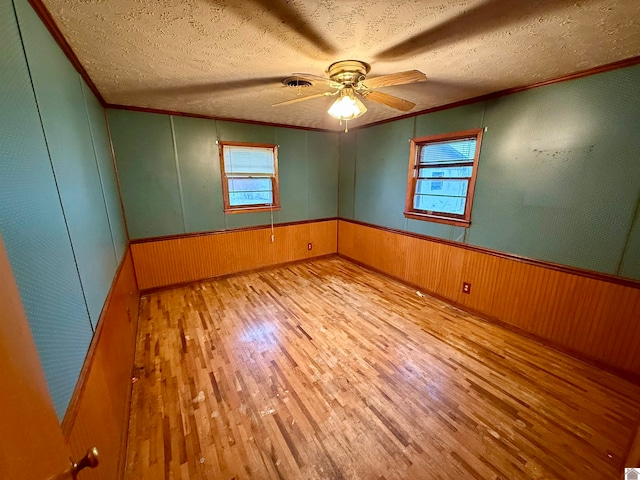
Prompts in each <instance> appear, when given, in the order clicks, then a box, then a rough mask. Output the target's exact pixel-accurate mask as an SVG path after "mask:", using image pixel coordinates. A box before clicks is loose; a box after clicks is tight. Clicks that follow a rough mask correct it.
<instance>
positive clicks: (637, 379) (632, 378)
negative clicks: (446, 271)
mask: <svg viewBox="0 0 640 480" xmlns="http://www.w3.org/2000/svg"><path fill="white" fill-rule="evenodd" d="M337 256H338V257H340V258H342V259H344V260H347V261H349V262H351V263H353V264H355V265H358V266H359V267H362V268H365V269H367V270H369V271H371V272H373V273H375V274H377V275H380V276H382V277H385V278H388V279H391V280H394V281H396V282H399V283H401V284H403V285H406V286H408V287H410V288H413V289H415V290H419V291H421V292H424V293H426V294H427V295H429V296H431V297H433V298H436V299H438V300H441V301H443V302H445V303H447V304H449V305H451V306H453V307H455V308H457V309H459V310H462V311H463V312H466V313H469V314H471V315H473V316H474V317H477V318H478V319H479V320H482V321H483V322H486V323H490V324H492V325H497V326H499V327H501V328H504V329H505V330H509V331H511V332H513V333H517V334H518V335H521V336H523V337H525V338H528V339H530V340H533V341H535V342H538V343H540V344H541V345H544V346H545V347H547V348H552V349H553V350H556V351H558V352H560V353H563V354H565V355H568V356H570V357H573V358H575V359H576V360H579V361H581V362H584V363H586V364H588V365H591V366H594V367H596V368H599V369H600V370H604V371H606V372H609V373H612V374H614V375H616V376H618V377H620V378H622V379H624V380H627V381H629V382H631V383H634V384H636V385H640V375H638V374H636V373H633V372H629V371H627V370H623V369H620V368H616V367H612V366H610V365H607V364H606V363H604V362H601V361H599V360H597V359H594V358H591V357H589V356H587V355H584V354H582V353H581V352H578V351H576V350H572V349H570V348H566V347H564V346H562V345H560V344H557V343H555V342H551V341H549V340H547V339H545V338H543V337H540V336H538V335H535V334H533V333H531V332H528V331H526V330H523V329H521V328H518V327H516V326H514V325H511V324H509V323H507V322H504V321H502V320H500V319H498V318H496V317H492V316H490V315H487V314H485V313H483V312H480V311H478V310H475V309H473V308H469V307H467V306H466V305H462V304H460V303H458V302H456V301H455V300H451V299H450V298H447V297H445V296H443V295H440V294H438V293H435V292H432V291H429V290H426V289H425V288H424V287H421V286H419V285H415V284H413V283H411V282H407V281H406V280H404V279H402V278H399V277H396V276H395V275H391V274H389V273H386V272H384V271H382V270H379V269H377V268H375V267H372V266H370V265H367V264H366V263H363V262H360V261H358V260H356V259H354V258H351V257H349V256H347V255H344V254H342V253H338V255H337Z"/></svg>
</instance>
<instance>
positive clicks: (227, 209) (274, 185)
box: [218, 141, 280, 214]
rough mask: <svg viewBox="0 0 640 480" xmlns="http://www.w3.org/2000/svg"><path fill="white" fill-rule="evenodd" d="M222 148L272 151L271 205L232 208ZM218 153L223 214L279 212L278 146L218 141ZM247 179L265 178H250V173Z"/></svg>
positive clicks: (263, 176) (260, 176)
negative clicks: (252, 148) (249, 148)
mask: <svg viewBox="0 0 640 480" xmlns="http://www.w3.org/2000/svg"><path fill="white" fill-rule="evenodd" d="M224 147H254V148H264V149H270V150H272V151H273V176H272V177H271V176H269V177H268V178H270V179H271V190H272V194H273V203H272V204H270V203H267V204H264V203H253V204H250V205H240V206H232V205H231V201H230V199H229V176H228V175H227V172H226V170H225V166H224ZM218 152H219V155H220V177H221V179H222V201H223V204H224V213H228V214H235V213H255V212H269V211H276V210H280V185H279V181H278V145H276V144H272V143H253V142H223V141H218ZM246 175H247V178H267V177H266V176H265V175H262V174H256V175H255V176H253V177H252V176H251V174H250V173H248V174H246Z"/></svg>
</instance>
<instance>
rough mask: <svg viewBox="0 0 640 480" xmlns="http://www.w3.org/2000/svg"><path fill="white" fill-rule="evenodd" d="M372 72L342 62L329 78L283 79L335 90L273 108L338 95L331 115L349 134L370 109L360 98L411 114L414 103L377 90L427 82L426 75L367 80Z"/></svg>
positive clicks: (304, 75)
mask: <svg viewBox="0 0 640 480" xmlns="http://www.w3.org/2000/svg"><path fill="white" fill-rule="evenodd" d="M370 70H371V66H370V65H369V64H368V63H365V62H362V61H360V60H341V61H339V62H335V63H332V64H331V65H330V66H329V69H328V73H329V78H326V77H320V76H318V75H312V74H309V73H294V74H293V77H289V78H286V79H285V80H283V83H284V84H285V85H290V86H310V85H311V84H312V82H321V83H323V84H325V85H328V86H329V87H330V88H332V89H334V91H331V92H325V93H316V94H315V95H307V96H305V97H298V98H294V99H292V100H287V101H285V102H280V103H275V104H273V105H272V107H281V106H284V105H291V104H292V103H297V102H304V101H306V100H311V99H313V98H320V97H333V96H336V95H338V99H337V100H336V101H335V102H334V103H333V105H331V108H329V110H328V113H329V115H331V116H332V117H334V118H337V119H338V120H340V124H342V121H343V120H344V122H345V132H347V131H348V124H347V122H348V121H349V120H353V119H354V118H358V117H360V116H361V115H363V114H364V113H365V112H366V111H367V107H365V106H364V104H363V103H362V101H360V99H359V98H358V97H362V98H364V99H367V100H371V101H373V102H377V103H381V104H383V105H387V106H389V107H391V108H395V109H397V110H400V111H402V112H408V111H409V110H411V109H412V108H413V107H415V106H416V104H415V103H413V102H410V101H408V100H404V99H402V98H399V97H394V96H393V95H389V94H386V93H382V92H378V91H376V89H377V88H381V87H390V86H393V85H406V84H408V83H416V82H424V81H425V80H426V79H427V77H426V75H425V74H424V73H422V72H420V71H418V70H409V71H406V72H399V73H392V74H389V75H382V76H380V77H374V78H370V79H367V74H368V73H369V71H370Z"/></svg>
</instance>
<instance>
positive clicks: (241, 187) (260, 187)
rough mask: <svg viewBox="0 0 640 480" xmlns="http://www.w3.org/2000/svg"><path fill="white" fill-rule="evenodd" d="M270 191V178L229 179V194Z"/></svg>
mask: <svg viewBox="0 0 640 480" xmlns="http://www.w3.org/2000/svg"><path fill="white" fill-rule="evenodd" d="M259 191H269V192H270V191H271V179H270V178H230V179H229V192H259Z"/></svg>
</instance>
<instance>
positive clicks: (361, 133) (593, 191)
mask: <svg viewBox="0 0 640 480" xmlns="http://www.w3.org/2000/svg"><path fill="white" fill-rule="evenodd" d="M479 127H486V129H487V131H486V132H485V135H484V140H483V145H482V152H481V155H480V163H479V168H478V179H477V185H476V194H475V199H474V203H473V214H472V223H471V227H470V228H468V229H464V228H460V227H451V226H447V225H441V224H436V223H430V222H423V221H418V220H408V219H406V218H404V216H403V213H402V211H403V208H404V199H405V189H406V178H407V167H408V155H409V139H410V138H412V137H414V136H424V135H430V134H435V133H446V132H455V131H460V130H466V129H470V128H479ZM639 130H640V66H636V67H630V68H626V69H620V70H615V71H611V72H607V73H602V74H599V75H593V76H589V77H585V78H582V79H579V80H573V81H570V82H564V83H559V84H555V85H550V86H547V87H542V88H537V89H532V90H527V91H525V92H521V93H517V94H513V95H508V96H505V97H500V98H497V99H494V100H490V101H487V102H478V103H475V104H471V105H467V106H463V107H458V108H452V109H448V110H443V111H440V112H434V113H431V114H426V115H421V116H417V117H414V118H410V119H404V120H400V121H397V122H391V123H387V124H383V125H379V126H375V127H370V128H364V129H358V130H355V131H353V132H352V133H350V134H348V135H347V136H346V137H343V138H342V139H341V143H340V145H341V159H340V179H339V184H340V216H342V217H345V218H353V219H356V220H360V221H363V222H367V223H372V224H377V225H382V226H387V227H392V228H396V229H400V230H406V231H411V232H416V233H422V234H426V235H431V236H435V237H439V238H445V239H449V240H455V241H459V242H465V243H469V244H473V245H478V246H482V247H488V248H492V249H496V250H500V251H504V252H509V253H514V254H518V255H522V256H525V257H530V258H535V259H541V260H546V261H551V262H555V263H560V264H565V265H571V266H575V267H580V268H586V269H590V270H595V271H600V272H605V273H611V274H618V275H623V276H627V277H631V278H636V279H640V220H638V219H637V215H636V220H635V223H634V220H633V219H634V214H636V210H637V208H638V202H639V201H640V136H639V135H638V134H637V132H638V131H639Z"/></svg>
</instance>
